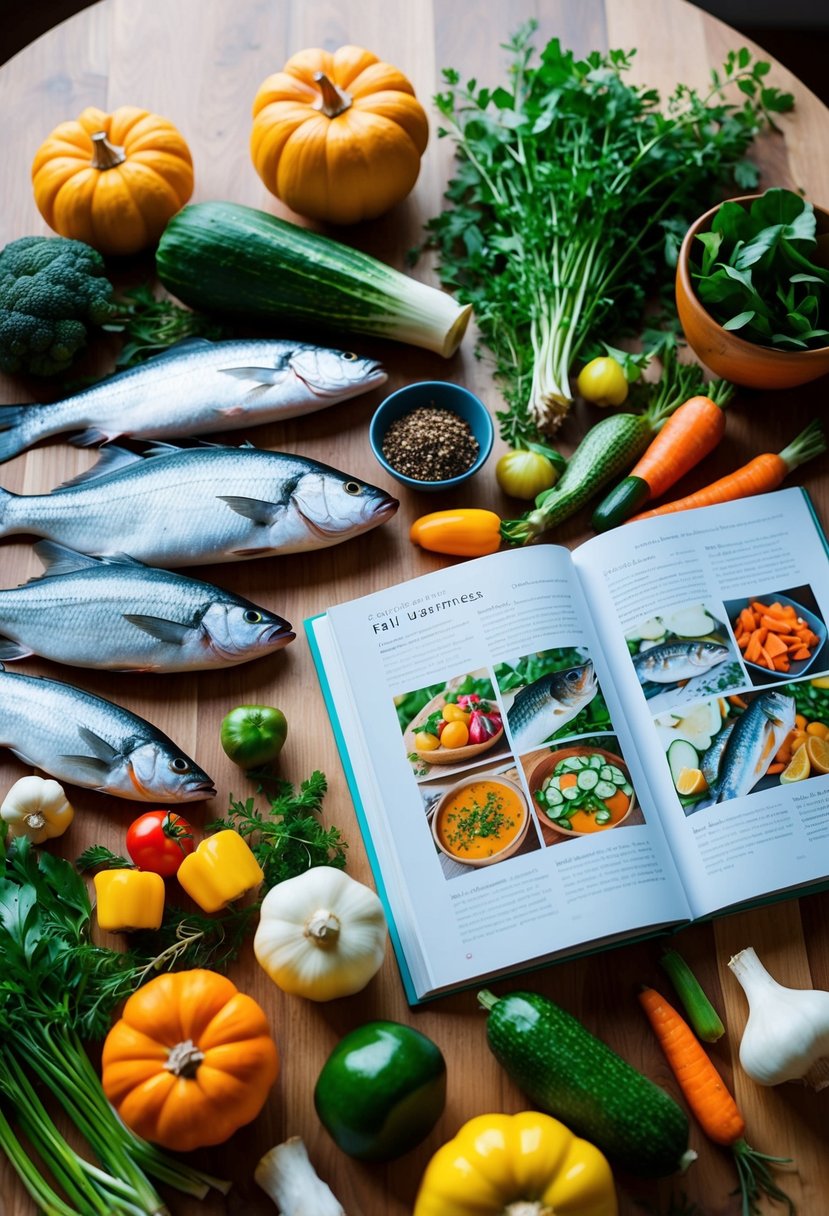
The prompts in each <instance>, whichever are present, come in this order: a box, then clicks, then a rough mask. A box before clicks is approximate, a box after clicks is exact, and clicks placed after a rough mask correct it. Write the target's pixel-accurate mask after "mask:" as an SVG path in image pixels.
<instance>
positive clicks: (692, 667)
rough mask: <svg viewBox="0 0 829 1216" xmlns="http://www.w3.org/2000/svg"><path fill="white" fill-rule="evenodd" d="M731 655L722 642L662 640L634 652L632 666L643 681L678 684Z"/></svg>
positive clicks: (700, 673)
mask: <svg viewBox="0 0 829 1216" xmlns="http://www.w3.org/2000/svg"><path fill="white" fill-rule="evenodd" d="M729 654H730V651H729V649H728V647H727V646H723V645H722V643H720V642H662V643H661V644H660V645H658V646H650V647H649V648H648V649H647V650H643V651H642V653H641V654H637V655H634V657H633V666H634V667H635V668H636V674H637V676H638V677H639V683H640V684H646V683H648V682H649V681H650V682H651V683H654V684H675V683H676V682H677V681H678V680H691V679H693V677H694V676H701V675H702V674H703V673H704V672H706V671H710V670H711V668H712V667H716V666H717V664H718V663H724V662H725V660H726V659H727V658H728V656H729Z"/></svg>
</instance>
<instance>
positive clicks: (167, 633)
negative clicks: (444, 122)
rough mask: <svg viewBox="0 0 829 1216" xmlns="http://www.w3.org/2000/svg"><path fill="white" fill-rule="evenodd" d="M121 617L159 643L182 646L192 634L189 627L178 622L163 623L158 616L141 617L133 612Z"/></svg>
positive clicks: (125, 613) (161, 618) (162, 619)
mask: <svg viewBox="0 0 829 1216" xmlns="http://www.w3.org/2000/svg"><path fill="white" fill-rule="evenodd" d="M122 616H123V618H124V620H125V621H129V622H130V624H132V625H135V626H136V628H137V629H142V630H143V631H144V633H148V634H149V635H150V637H152V638H157V639H158V640H159V642H170V643H171V644H172V645H174V646H182V645H183V644H184V642H185V641H186V639H187V638H188V637H189V636H190V635H191V634H192V632H193V627H192V626H191V625H182V624H180V623H179V622H178V621H165V620H164V618H163V617H160V616H142V615H141V614H140V613H133V612H124V613H122Z"/></svg>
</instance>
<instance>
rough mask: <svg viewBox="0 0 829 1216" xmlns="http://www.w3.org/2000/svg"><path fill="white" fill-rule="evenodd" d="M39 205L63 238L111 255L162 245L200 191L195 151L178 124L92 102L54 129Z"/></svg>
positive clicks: (40, 170)
mask: <svg viewBox="0 0 829 1216" xmlns="http://www.w3.org/2000/svg"><path fill="white" fill-rule="evenodd" d="M32 184H33V186H34V193H35V202H36V203H37V207H38V210H39V211H40V214H41V215H42V216H43V218H44V219H45V220H46V223H47V224H48V225H49V227H50V228H53V229H54V230H55V232H58V233H60V235H61V236H68V237H72V238H74V239H75V240H78V241H85V242H86V244H87V245H91V246H92V247H93V249H97V250H98V252H99V253H104V254H130V253H137V252H138V251H139V250H140V249H146V248H147V247H148V246H149V245H153V244H155V242H156V241H157V240H158V239H159V237H160V236H161V234H162V232H163V231H164V228H165V227H166V225H167V221H168V220H169V219H170V218H171V216H173V215H175V213H176V212H177V211H179V210H180V209H181V208H182V207H183V206H184V204H185V203H186V202H187V200H188V199H189V197H190V195H191V194H192V193H193V160H192V157H191V156H190V149H189V148H188V147H187V144H186V143H185V142H184V139H183V138H182V136H181V135H180V134H179V132H178V131H177V130H176V128H175V127H174V126H173V124H172V123H171V122H168V120H167V119H166V118H160V117H159V115H158V114H151V113H150V112H149V111H148V110H139V109H137V108H136V107H135V106H121V107H120V108H119V109H117V110H115V111H114V112H113V113H112V114H105V113H104V112H103V110H98V109H96V108H95V107H94V106H90V107H88V108H87V109H86V110H84V112H83V113H82V114H81V115H79V117H78V118H77V119H76V120H75V121H73V122H63V123H61V124H60V126H57V127H55V129H54V131H52V133H51V134H50V135H49V136H47V138H46V139H45V140H44V142H43V143H42V144H41V146H40V148H39V149H38V151H37V155H36V156H35V159H34V163H33V165H32Z"/></svg>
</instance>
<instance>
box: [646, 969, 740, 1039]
mask: <svg viewBox="0 0 829 1216" xmlns="http://www.w3.org/2000/svg"><path fill="white" fill-rule="evenodd" d="M659 962H660V964H661V966H662V967H663V968H664V970H665V971H667V973H668V976H669V977H670V980H671V983H672V984H673V986H674V988H675V989H676V991H677V993H678V995H679V999H680V1001H681V1002H682V1007H683V1009H684V1010H685V1012H686V1013H687V1014H688V1020H689V1021H690V1023H691V1025H692V1026H693V1028H694V1030H695V1031H696V1033H697V1035H698V1036H699V1038H701V1039H702V1040H703V1042H705V1043H716V1041H717V1039H721V1038H722V1036H723V1035H724V1034H725V1026H723V1024H722V1020H721V1018H720V1015H719V1014H718V1013H717V1011H716V1009H715V1008H714V1006H713V1005H712V1004H711V1002H710V1001H709V999H708V997H707V996H706V995H705V993H704V992H703V990H702V986H701V985H700V982H699V980H698V979H697V977H696V976H695V975H694V973H693V971H692V970H691V968H690V967H689V966H688V964H687V963H686V962H685V959H684V958H683V957H682V955H681V954H679V953H678V952H677V951H676V950H666V951H665V952H664V954H663V955H662V957H661V958H660V960H659Z"/></svg>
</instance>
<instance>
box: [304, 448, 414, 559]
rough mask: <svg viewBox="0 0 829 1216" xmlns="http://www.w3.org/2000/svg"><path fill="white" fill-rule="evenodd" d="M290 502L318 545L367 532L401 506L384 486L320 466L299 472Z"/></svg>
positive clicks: (388, 517)
mask: <svg viewBox="0 0 829 1216" xmlns="http://www.w3.org/2000/svg"><path fill="white" fill-rule="evenodd" d="M291 504H292V506H293V507H294V510H295V512H296V514H297V516H298V517H299V520H300V521H301V523H302V525H303V526H304V528H305V530H306V532H308V533H310V535H311V536H313V537H314V543H315V544H316V545H317V546H319V544H320V542H322V543H323V544H332V545H333V544H335V543H336V542H337V541H341V540H345V539H346V538H347V537H349V536H356V535H358V533H360V532H367V531H368V530H369V528H375V527H377V525H378V524H382V523H385V521H386V520H387V519H391V517H392V515H394V513H395V511H396V510H397V508H398V507H399V506H400V503H399V502H398V501H397V499H396V498H392V496H391V495H390V494H387V493H386V491H385V490H380V489H378V487H377V486H372V485H369V484H368V483H367V482H365V481H359V480H358V479H357V478H356V477H349V476H348V474H347V473H340V472H338V471H337V470H336V469H330V468H325V467H323V466H318V467H317V468H315V469H311V470H309V471H308V472H305V473H303V474H301V476H300V477H299V479H298V480H297V482H296V484H295V485H294V488H293V491H292V493H291Z"/></svg>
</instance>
